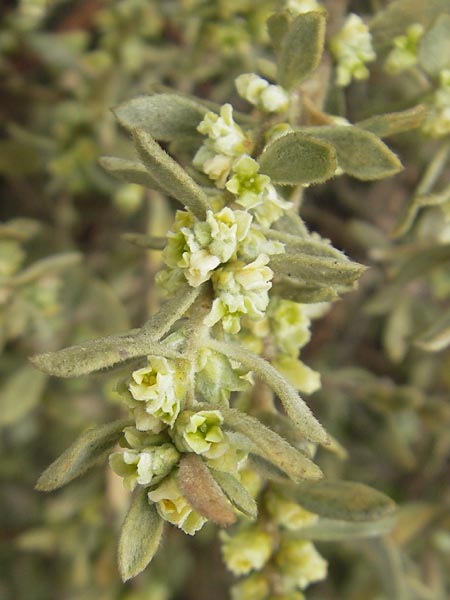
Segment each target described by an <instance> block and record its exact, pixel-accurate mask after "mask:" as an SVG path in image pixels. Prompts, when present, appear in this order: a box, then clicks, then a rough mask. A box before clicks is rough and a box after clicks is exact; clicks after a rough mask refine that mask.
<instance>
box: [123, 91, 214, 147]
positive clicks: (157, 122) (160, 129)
mask: <svg viewBox="0 0 450 600" xmlns="http://www.w3.org/2000/svg"><path fill="white" fill-rule="evenodd" d="M113 112H114V114H115V115H116V117H117V119H118V121H119V123H120V124H121V125H122V126H123V127H125V128H126V129H128V130H130V131H133V130H135V129H142V130H144V131H146V132H147V133H149V134H150V135H151V136H152V137H154V138H155V139H157V140H163V141H170V140H175V139H179V138H180V137H183V136H192V135H193V134H195V133H196V132H197V126H198V124H199V123H200V121H201V120H202V119H203V117H204V116H205V114H206V113H207V109H206V108H205V107H204V106H203V105H202V104H200V103H199V102H196V101H195V100H193V99H190V98H186V97H184V96H182V95H180V94H170V93H163V94H153V95H152V96H139V97H138V98H134V99H133V100H129V101H127V102H125V103H123V104H121V105H119V106H117V107H116V108H115V109H114V110H113Z"/></svg>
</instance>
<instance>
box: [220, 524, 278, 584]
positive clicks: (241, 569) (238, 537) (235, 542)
mask: <svg viewBox="0 0 450 600" xmlns="http://www.w3.org/2000/svg"><path fill="white" fill-rule="evenodd" d="M220 539H221V540H222V556H223V559H224V561H225V564H226V566H227V568H228V569H229V570H230V571H231V572H232V573H234V574H235V575H247V574H248V573H250V571H253V570H255V569H256V570H259V569H262V567H263V566H264V565H265V564H266V562H267V561H268V560H269V558H270V556H271V554H272V551H273V547H274V542H273V538H272V536H271V535H270V534H269V533H267V531H263V530H262V529H259V528H258V527H256V526H255V527H248V528H247V529H241V530H240V531H238V532H237V533H235V534H234V535H229V534H227V533H225V532H223V531H222V532H221V533H220Z"/></svg>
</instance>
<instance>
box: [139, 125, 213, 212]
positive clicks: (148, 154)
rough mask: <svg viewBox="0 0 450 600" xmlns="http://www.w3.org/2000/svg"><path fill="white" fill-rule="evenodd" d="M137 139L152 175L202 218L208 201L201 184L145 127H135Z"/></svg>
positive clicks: (167, 191) (172, 194) (168, 191)
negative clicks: (198, 183)
mask: <svg viewBox="0 0 450 600" xmlns="http://www.w3.org/2000/svg"><path fill="white" fill-rule="evenodd" d="M134 141H135V144H136V147H137V150H138V152H139V156H140V157H141V160H142V161H143V162H144V164H145V166H146V167H147V169H148V170H149V172H150V174H151V176H152V178H154V179H155V181H156V182H157V183H158V185H160V187H161V188H162V189H163V190H165V191H166V193H167V194H169V195H171V196H173V197H174V198H175V199H176V200H178V201H179V202H181V204H183V205H184V206H185V207H186V208H188V209H189V210H191V211H192V212H193V213H194V215H195V216H196V217H198V218H199V219H201V220H203V219H205V216H206V211H207V210H208V208H210V207H209V203H208V198H207V196H206V194H205V192H204V191H203V190H202V188H201V187H200V186H199V185H197V184H196V183H195V181H194V180H193V179H192V177H190V176H189V175H188V174H187V173H186V171H185V170H184V169H183V168H182V167H181V166H180V165H179V164H178V163H177V162H176V161H175V160H173V158H171V157H170V156H169V155H168V154H167V152H165V151H164V150H163V149H162V148H161V146H160V145H159V144H158V143H157V142H155V140H154V139H153V138H152V136H151V135H150V134H149V133H147V132H146V131H144V130H143V129H135V130H134Z"/></svg>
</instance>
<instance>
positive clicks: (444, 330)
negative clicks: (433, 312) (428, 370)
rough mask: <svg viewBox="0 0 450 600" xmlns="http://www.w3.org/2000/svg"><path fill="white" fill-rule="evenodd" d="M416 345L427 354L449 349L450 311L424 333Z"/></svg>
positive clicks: (416, 341)
mask: <svg viewBox="0 0 450 600" xmlns="http://www.w3.org/2000/svg"><path fill="white" fill-rule="evenodd" d="M414 343H415V345H416V346H418V347H419V348H421V349H422V350H426V351H427V352H440V351H441V350H444V349H445V348H448V347H449V346H450V310H448V311H446V312H445V313H444V314H443V315H442V316H441V318H440V319H438V320H437V321H436V322H435V323H433V325H432V326H431V327H429V328H428V329H427V330H426V331H424V332H423V333H422V334H421V335H420V336H419V337H418V338H417V339H416V340H415V342H414Z"/></svg>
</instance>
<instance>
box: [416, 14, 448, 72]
mask: <svg viewBox="0 0 450 600" xmlns="http://www.w3.org/2000/svg"><path fill="white" fill-rule="evenodd" d="M418 58H419V64H420V66H421V67H422V69H423V70H424V71H425V72H426V73H428V74H429V75H431V76H432V77H439V73H440V72H441V71H443V70H444V69H448V67H449V66H450V14H444V15H440V16H439V17H438V18H437V20H436V21H435V22H434V23H433V25H432V26H431V27H430V29H428V31H426V32H425V34H424V35H423V37H422V39H421V40H420V44H419V53H418Z"/></svg>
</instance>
